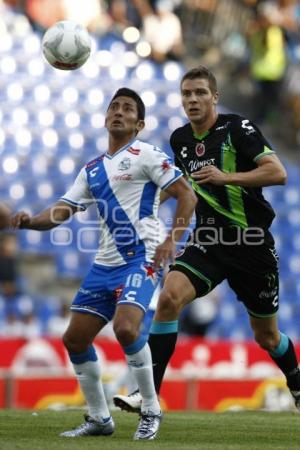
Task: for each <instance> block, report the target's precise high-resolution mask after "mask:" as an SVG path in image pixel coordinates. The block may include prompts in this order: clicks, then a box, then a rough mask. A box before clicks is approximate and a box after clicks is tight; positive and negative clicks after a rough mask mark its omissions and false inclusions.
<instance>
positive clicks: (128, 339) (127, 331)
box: [114, 321, 138, 347]
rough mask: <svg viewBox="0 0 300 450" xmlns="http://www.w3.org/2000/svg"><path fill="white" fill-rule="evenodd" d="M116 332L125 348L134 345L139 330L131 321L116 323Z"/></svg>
mask: <svg viewBox="0 0 300 450" xmlns="http://www.w3.org/2000/svg"><path fill="white" fill-rule="evenodd" d="M114 332H115V335H116V338H117V339H118V341H119V342H120V344H121V345H122V346H123V347H126V346H128V345H130V344H132V343H133V342H134V341H135V340H136V339H137V337H138V330H136V329H135V327H134V326H133V324H131V323H130V322H129V321H124V322H117V323H114Z"/></svg>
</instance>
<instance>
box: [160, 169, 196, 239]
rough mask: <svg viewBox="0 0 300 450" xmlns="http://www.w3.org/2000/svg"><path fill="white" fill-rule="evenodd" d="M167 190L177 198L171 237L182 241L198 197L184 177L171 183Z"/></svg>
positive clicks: (171, 195)
mask: <svg viewBox="0 0 300 450" xmlns="http://www.w3.org/2000/svg"><path fill="white" fill-rule="evenodd" d="M165 191H166V193H167V194H168V195H169V197H173V198H176V200H177V205H176V211H175V215H174V218H173V227H172V229H171V231H170V234H169V237H171V238H172V240H173V242H175V243H176V242H179V241H180V238H181V236H182V235H183V233H184V231H185V230H186V228H187V227H188V226H189V224H190V220H191V217H192V215H193V212H194V209H195V206H196V204H197V197H196V195H195V193H194V191H193V189H192V188H191V186H190V185H189V183H188V182H187V181H186V180H185V179H184V178H183V177H181V178H179V180H177V181H175V182H174V183H173V184H171V186H169V187H168V188H167V189H166V190H165Z"/></svg>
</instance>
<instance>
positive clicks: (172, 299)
mask: <svg viewBox="0 0 300 450" xmlns="http://www.w3.org/2000/svg"><path fill="white" fill-rule="evenodd" d="M180 311H181V302H180V295H179V292H178V291H176V290H175V289H170V288H169V289H163V291H162V292H161V294H160V297H159V302H158V306H157V315H156V317H159V318H160V319H161V320H173V319H174V317H177V316H178V315H179V313H180Z"/></svg>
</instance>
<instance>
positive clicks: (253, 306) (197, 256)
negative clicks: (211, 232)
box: [170, 238, 279, 317]
mask: <svg viewBox="0 0 300 450" xmlns="http://www.w3.org/2000/svg"><path fill="white" fill-rule="evenodd" d="M170 270H172V271H174V270H176V271H180V272H182V273H184V274H185V275H186V276H187V277H188V278H189V280H190V282H191V283H192V284H193V286H194V287H195V290H196V294H197V297H202V296H204V295H206V294H207V293H208V292H210V291H211V290H212V289H214V288H215V287H216V286H217V285H218V284H220V283H221V282H222V281H223V280H225V279H226V280H227V281H228V283H229V285H230V287H231V288H232V290H233V291H234V292H235V293H236V296H237V299H238V300H239V301H242V302H243V303H244V305H245V307H246V308H247V310H248V313H249V314H250V315H252V316H254V317H269V316H273V315H275V314H276V312H277V311H278V307H279V276H278V256H277V253H276V250H275V247H274V243H273V239H269V240H268V242H264V243H263V244H260V245H221V244H213V245H199V244H196V243H194V241H193V238H191V239H190V240H189V242H188V243H187V245H186V246H185V248H184V249H183V250H182V251H180V252H178V254H177V257H176V260H175V263H174V264H173V265H172V266H171V267H170Z"/></svg>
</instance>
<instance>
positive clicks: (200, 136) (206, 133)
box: [193, 114, 220, 141]
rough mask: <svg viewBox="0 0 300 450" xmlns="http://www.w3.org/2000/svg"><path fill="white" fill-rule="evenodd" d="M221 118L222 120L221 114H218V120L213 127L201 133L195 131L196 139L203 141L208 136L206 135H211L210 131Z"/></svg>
mask: <svg viewBox="0 0 300 450" xmlns="http://www.w3.org/2000/svg"><path fill="white" fill-rule="evenodd" d="M219 120H220V114H218V117H217V120H216V121H215V123H214V124H213V126H212V127H211V128H209V130H205V131H203V133H201V134H197V133H195V132H194V131H193V136H194V138H195V139H197V140H198V141H202V140H203V139H205V138H206V136H208V135H209V133H210V132H211V131H212V130H214V129H215V127H216V126H217V125H218V124H219Z"/></svg>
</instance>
